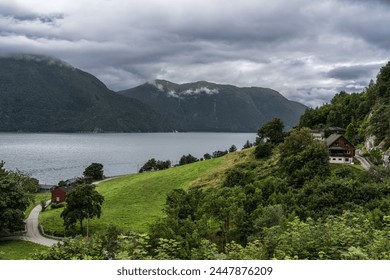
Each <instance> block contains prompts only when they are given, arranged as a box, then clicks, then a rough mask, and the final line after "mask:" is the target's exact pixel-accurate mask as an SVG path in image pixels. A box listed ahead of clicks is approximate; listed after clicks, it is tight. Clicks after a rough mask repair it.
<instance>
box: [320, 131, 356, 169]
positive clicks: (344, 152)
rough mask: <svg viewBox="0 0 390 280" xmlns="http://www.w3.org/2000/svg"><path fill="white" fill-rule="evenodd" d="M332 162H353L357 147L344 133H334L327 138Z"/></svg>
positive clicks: (326, 141)
mask: <svg viewBox="0 0 390 280" xmlns="http://www.w3.org/2000/svg"><path fill="white" fill-rule="evenodd" d="M325 143H326V145H327V146H328V149H329V162H330V163H353V158H354V156H355V147H354V146H353V145H352V143H351V142H349V141H348V140H347V139H346V138H345V137H344V135H342V134H337V133H334V134H332V135H330V136H329V137H328V138H326V139H325Z"/></svg>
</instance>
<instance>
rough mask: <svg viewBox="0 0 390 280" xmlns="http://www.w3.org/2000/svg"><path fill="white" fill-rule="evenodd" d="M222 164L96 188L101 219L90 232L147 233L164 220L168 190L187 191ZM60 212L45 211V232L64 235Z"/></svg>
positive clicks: (202, 164) (203, 164)
mask: <svg viewBox="0 0 390 280" xmlns="http://www.w3.org/2000/svg"><path fill="white" fill-rule="evenodd" d="M225 161H226V158H225V157H222V158H217V159H211V160H207V161H201V162H196V163H193V164H188V165H184V166H179V167H174V168H170V169H167V170H163V171H158V172H146V173H142V174H133V175H128V176H124V177H119V178H116V179H112V180H110V181H106V182H103V183H101V184H99V185H98V187H97V190H98V191H99V193H101V194H102V195H103V196H104V199H105V201H104V203H103V207H102V216H101V218H100V219H93V220H91V221H90V231H91V232H97V231H101V230H104V229H106V228H107V227H108V226H109V225H110V224H115V225H117V226H119V227H120V228H122V229H123V230H133V231H138V232H144V231H146V230H147V228H148V225H149V224H150V223H151V222H153V221H155V220H156V219H157V218H159V217H163V215H164V214H163V211H162V209H163V207H164V203H165V199H166V195H167V194H168V193H169V192H170V191H171V190H173V189H177V188H181V189H188V187H189V186H190V184H191V182H193V181H194V180H196V179H197V178H199V177H202V176H206V175H207V174H209V173H211V172H213V170H215V169H216V168H217V167H218V166H220V165H221V164H223V163H224V162H225ZM49 208H50V207H49ZM62 210H63V208H60V209H47V210H46V211H45V212H43V213H42V214H41V215H40V222H41V223H42V225H43V227H44V229H45V231H46V232H48V233H53V232H63V224H62V223H63V221H62V219H61V218H60V217H59V215H60V213H61V212H62ZM84 224H85V223H84Z"/></svg>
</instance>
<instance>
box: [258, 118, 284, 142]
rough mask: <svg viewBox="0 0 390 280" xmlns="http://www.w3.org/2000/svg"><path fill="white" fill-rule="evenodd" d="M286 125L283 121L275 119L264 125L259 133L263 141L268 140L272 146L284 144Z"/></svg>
mask: <svg viewBox="0 0 390 280" xmlns="http://www.w3.org/2000/svg"><path fill="white" fill-rule="evenodd" d="M283 129H284V124H283V122H282V120H281V119H279V118H273V119H272V120H271V121H269V122H267V123H266V124H264V125H263V126H262V127H261V128H260V129H259V130H258V132H257V135H258V136H259V138H260V140H261V141H264V140H267V139H268V141H269V142H271V143H272V144H278V143H280V142H283V139H284V132H283Z"/></svg>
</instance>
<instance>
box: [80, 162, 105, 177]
mask: <svg viewBox="0 0 390 280" xmlns="http://www.w3.org/2000/svg"><path fill="white" fill-rule="evenodd" d="M83 175H84V177H86V178H88V179H91V180H93V181H96V180H101V179H103V177H104V175H103V164H101V163H92V164H91V165H90V166H88V167H87V168H85V170H84V173H83Z"/></svg>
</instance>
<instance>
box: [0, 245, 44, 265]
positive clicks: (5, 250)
mask: <svg viewBox="0 0 390 280" xmlns="http://www.w3.org/2000/svg"><path fill="white" fill-rule="evenodd" d="M48 249H49V247H46V246H42V245H39V244H35V243H32V242H29V241H21V240H12V241H0V260H29V259H32V254H34V253H37V252H41V251H44V250H48Z"/></svg>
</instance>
